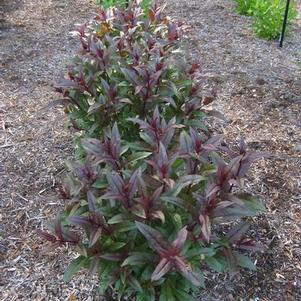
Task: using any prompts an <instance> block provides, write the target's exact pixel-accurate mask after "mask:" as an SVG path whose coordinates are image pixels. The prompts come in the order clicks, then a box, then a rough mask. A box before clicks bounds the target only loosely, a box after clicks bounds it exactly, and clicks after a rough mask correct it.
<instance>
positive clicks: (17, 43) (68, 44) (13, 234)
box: [0, 0, 301, 301]
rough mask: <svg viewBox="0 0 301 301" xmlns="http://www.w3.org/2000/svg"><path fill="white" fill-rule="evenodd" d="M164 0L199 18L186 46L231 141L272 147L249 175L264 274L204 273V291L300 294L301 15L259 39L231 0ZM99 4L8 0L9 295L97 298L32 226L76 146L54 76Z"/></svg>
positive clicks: (1, 247)
mask: <svg viewBox="0 0 301 301" xmlns="http://www.w3.org/2000/svg"><path fill="white" fill-rule="evenodd" d="M167 3H168V6H167V11H168V13H169V14H170V15H171V16H172V17H173V18H176V19H180V20H182V21H185V22H186V23H188V24H189V25H191V26H192V30H191V31H190V33H189V34H188V37H187V41H188V42H189V43H187V45H188V50H187V54H188V55H189V56H190V58H191V59H192V60H199V59H200V58H201V64H202V68H203V73H204V76H206V77H207V78H209V80H210V82H211V83H212V84H214V85H216V87H217V90H218V99H217V102H216V106H217V107H218V108H219V109H220V110H222V111H223V112H224V114H225V115H226V117H227V118H228V120H229V122H228V124H224V125H223V126H222V127H220V129H221V130H222V131H224V133H225V135H226V137H227V138H228V139H229V141H230V142H233V141H234V140H235V139H236V138H237V137H238V136H239V135H243V136H245V137H246V139H247V141H248V142H249V144H250V146H251V147H252V148H254V149H258V150H265V151H270V152H271V153H273V154H274V155H275V156H274V157H273V158H272V159H270V160H267V161H265V162H261V163H260V164H259V165H257V166H255V168H254V169H253V172H252V174H251V176H250V181H249V184H248V189H249V190H251V191H253V192H255V193H257V194H259V195H260V197H261V198H262V199H263V200H264V201H265V203H266V205H267V214H266V215H265V216H262V217H260V218H257V219H255V220H254V231H253V232H254V235H256V236H257V237H258V239H259V240H261V241H262V242H263V243H264V244H265V245H266V246H267V247H268V249H267V251H266V252H265V253H264V254H261V255H260V254H259V255H258V254H257V255H254V259H257V265H258V267H259V268H258V272H256V273H248V272H243V273H242V274H240V275H238V276H237V277H236V278H235V279H233V280H229V279H226V281H222V280H221V278H219V277H217V276H213V277H212V276H210V277H209V275H208V279H207V286H208V288H207V289H206V290H205V291H204V292H202V294H201V296H200V300H202V301H224V300H250V299H253V300H262V301H267V300H268V301H278V300H279V301H282V300H284V301H286V300H301V276H300V275H301V263H300V259H301V245H300V241H301V223H300V220H301V204H300V200H301V198H300V194H298V192H300V188H301V178H300V167H301V156H300V154H301V153H300V152H301V131H300V130H301V129H300V127H301V123H300V120H301V116H300V115H301V114H300V112H301V69H300V63H301V28H300V23H299V26H295V28H294V30H293V32H292V35H291V37H289V38H288V39H287V40H286V42H285V47H284V48H283V49H279V48H277V45H276V44H275V43H274V42H266V41H263V40H259V39H257V38H256V37H255V36H254V35H253V33H252V30H251V20H250V19H249V18H246V17H242V16H238V15H237V14H236V13H235V9H234V5H233V2H232V1H230V0H210V1H178V0H168V1H167ZM92 11H93V4H92V3H90V1H88V0H64V1H61V0H26V1H25V0H19V1H18V0H11V1H4V0H0V75H1V77H0V300H1V301H2V300H3V301H4V300H98V299H99V297H98V296H97V286H96V281H95V282H93V281H94V280H93V281H91V280H87V279H86V278H85V275H82V276H81V277H79V278H76V279H75V280H73V281H72V282H71V283H70V284H68V285H65V284H63V282H62V273H63V270H64V267H65V265H66V259H67V257H68V256H70V254H68V252H67V251H66V252H65V253H66V254H65V255H60V258H59V259H58V258H57V257H56V256H55V255H52V256H48V257H45V256H41V255H40V253H39V251H40V247H41V246H40V244H39V242H38V240H37V239H36V237H35V235H34V230H35V228H36V227H37V226H39V225H40V223H41V221H42V220H45V219H48V218H49V217H53V216H54V214H55V212H58V206H59V204H61V201H59V200H58V199H57V197H56V194H55V192H54V186H55V184H56V179H57V178H58V176H59V174H60V173H61V171H62V170H63V161H64V160H65V159H66V157H67V156H68V155H69V154H70V153H71V149H72V147H71V143H70V134H69V132H68V130H66V129H65V128H64V121H65V120H64V115H63V113H62V111H61V110H60V109H59V108H47V104H48V103H50V102H51V101H52V100H54V99H56V98H57V97H58V96H57V95H56V94H55V93H54V92H53V89H52V86H51V85H52V83H53V81H54V80H55V79H56V78H57V77H58V76H59V74H60V72H61V71H62V70H63V62H64V61H65V60H66V58H67V57H68V56H69V55H70V54H71V53H73V52H74V51H75V48H76V41H74V40H73V39H71V38H70V36H69V35H68V32H69V31H70V30H72V29H74V24H75V23H77V22H79V23H80V22H83V20H84V19H85V18H87V17H88V16H90V15H91V13H92ZM298 64H299V65H298ZM60 254H62V252H60ZM239 278H241V279H240V280H239ZM238 280H239V281H238ZM256 298H258V299H256Z"/></svg>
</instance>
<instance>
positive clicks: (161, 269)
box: [151, 258, 172, 281]
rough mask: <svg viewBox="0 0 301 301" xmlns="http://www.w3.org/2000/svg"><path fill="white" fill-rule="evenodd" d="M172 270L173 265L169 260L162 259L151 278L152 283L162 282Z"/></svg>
mask: <svg viewBox="0 0 301 301" xmlns="http://www.w3.org/2000/svg"><path fill="white" fill-rule="evenodd" d="M171 268H172V263H171V262H170V261H169V260H168V259H166V258H162V259H161V261H160V262H159V264H158V265H157V266H156V268H155V270H154V272H153V274H152V276H151V281H158V280H160V279H161V278H162V277H163V276H164V275H165V274H166V273H168V272H169V271H170V269H171Z"/></svg>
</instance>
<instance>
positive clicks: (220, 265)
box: [205, 257, 227, 273]
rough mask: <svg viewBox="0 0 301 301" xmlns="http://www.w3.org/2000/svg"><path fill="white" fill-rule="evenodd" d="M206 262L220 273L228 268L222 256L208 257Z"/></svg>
mask: <svg viewBox="0 0 301 301" xmlns="http://www.w3.org/2000/svg"><path fill="white" fill-rule="evenodd" d="M205 261H206V263H207V264H208V265H209V266H210V267H211V268H212V269H213V270H215V271H217V272H218V273H222V272H223V271H225V270H226V267H227V262H226V261H225V260H224V259H222V258H218V257H217V258H216V257H206V259H205Z"/></svg>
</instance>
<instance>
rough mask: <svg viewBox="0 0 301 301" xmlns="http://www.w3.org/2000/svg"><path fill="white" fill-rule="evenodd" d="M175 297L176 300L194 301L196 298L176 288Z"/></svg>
mask: <svg viewBox="0 0 301 301" xmlns="http://www.w3.org/2000/svg"><path fill="white" fill-rule="evenodd" d="M176 298H177V301H195V300H196V299H195V298H193V297H192V296H191V295H189V294H187V293H186V292H185V291H182V290H176Z"/></svg>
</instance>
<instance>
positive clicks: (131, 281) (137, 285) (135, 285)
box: [128, 276, 143, 293]
mask: <svg viewBox="0 0 301 301" xmlns="http://www.w3.org/2000/svg"><path fill="white" fill-rule="evenodd" d="M128 282H129V284H130V285H131V287H132V288H134V289H135V290H136V291H138V292H140V293H142V292H143V288H142V287H141V284H140V283H139V281H138V280H137V278H135V277H133V276H130V277H128Z"/></svg>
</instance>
